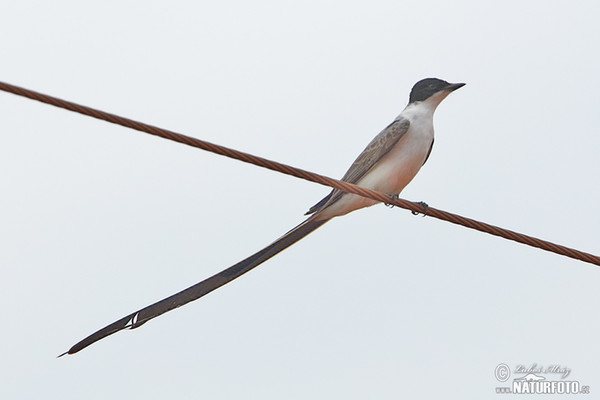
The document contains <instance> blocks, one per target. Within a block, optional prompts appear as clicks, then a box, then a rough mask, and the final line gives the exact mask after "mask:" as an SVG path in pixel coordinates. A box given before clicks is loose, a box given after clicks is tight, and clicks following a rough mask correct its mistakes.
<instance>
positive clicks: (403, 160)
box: [61, 78, 464, 355]
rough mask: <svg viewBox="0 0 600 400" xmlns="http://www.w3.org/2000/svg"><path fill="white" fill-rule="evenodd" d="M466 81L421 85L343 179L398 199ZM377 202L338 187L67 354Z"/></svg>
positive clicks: (143, 320)
mask: <svg viewBox="0 0 600 400" xmlns="http://www.w3.org/2000/svg"><path fill="white" fill-rule="evenodd" d="M462 86H464V83H448V82H446V81H443V80H440V79H436V78H428V79H423V80H422V81H419V82H417V83H416V84H415V86H414V87H413V88H412V90H411V92H410V97H409V103H408V105H407V106H406V108H405V109H404V110H403V111H402V112H401V113H400V115H399V116H398V117H397V118H396V119H395V120H394V121H393V122H392V123H391V124H389V125H388V126H387V127H386V128H385V129H384V130H383V131H381V133H379V135H377V136H375V138H374V139H373V140H372V141H371V143H369V145H368V146H367V147H366V148H365V150H364V151H363V152H362V153H361V154H360V155H359V156H358V158H357V159H356V160H355V161H354V163H353V164H352V166H350V169H349V170H348V172H346V174H345V175H344V177H343V178H342V180H343V181H346V182H350V183H354V184H356V185H358V186H363V187H366V188H369V189H372V190H376V191H380V192H383V193H388V194H394V195H398V194H399V193H400V192H401V191H402V189H404V187H405V186H406V185H407V184H408V183H409V182H410V181H411V180H412V179H413V178H414V177H415V175H416V174H417V172H419V169H421V166H422V165H423V164H424V163H425V161H427V158H428V157H429V154H430V153H431V148H432V146H433V113H434V111H435V109H436V108H437V106H438V105H439V104H440V102H441V101H442V100H444V98H446V96H448V94H450V92H452V91H454V90H456V89H458V88H460V87H462ZM375 203H377V202H376V201H375V200H372V199H369V198H366V197H361V196H358V195H355V194H351V193H346V192H343V191H340V190H338V189H333V190H332V191H331V193H329V195H327V196H326V197H325V198H324V199H323V200H321V201H320V202H318V203H317V204H315V205H314V206H313V207H311V208H310V210H308V212H307V213H306V214H311V216H310V217H308V219H306V220H305V221H304V222H302V223H301V224H300V225H298V226H296V227H295V228H294V229H292V230H291V231H289V232H287V233H286V234H285V235H283V236H281V237H280V238H279V239H277V240H276V241H274V242H273V243H271V244H270V245H268V246H267V247H265V248H264V249H262V250H260V251H259V252H257V253H255V254H252V255H251V256H250V257H248V258H246V259H244V260H242V261H240V262H238V263H237V264H235V265H233V266H231V267H229V268H227V269H226V270H224V271H222V272H219V273H218V274H216V275H213V276H211V277H210V278H208V279H206V280H204V281H202V282H200V283H197V284H195V285H194V286H191V287H189V288H187V289H185V290H183V291H181V292H179V293H176V294H174V295H172V296H170V297H167V298H166V299H163V300H160V301H159V302H157V303H154V304H152V305H150V306H148V307H145V308H142V309H141V310H139V311H136V312H134V313H133V314H130V315H128V316H126V317H124V318H122V319H120V320H118V321H116V322H114V323H112V324H110V325H108V326H106V327H105V328H102V329H100V330H99V331H97V332H96V333H93V334H92V335H90V336H88V337H87V338H85V339H83V340H82V341H80V342H79V343H77V344H75V345H74V346H73V347H71V348H70V349H69V351H67V352H66V353H63V354H61V355H64V354H73V353H76V352H78V351H80V350H81V349H83V348H85V347H87V346H89V345H90V344H92V343H94V342H96V341H98V340H100V339H102V338H104V337H106V336H108V335H111V334H113V333H115V332H117V331H120V330H122V329H126V328H130V329H133V328H137V327H139V326H141V325H142V324H144V323H146V322H147V321H149V320H150V319H152V318H155V317H158V316H159V315H161V314H163V313H165V312H167V311H170V310H173V309H174V308H177V307H180V306H182V305H184V304H186V303H189V302H190V301H193V300H196V299H198V298H200V297H202V296H204V295H205V294H207V293H210V292H212V291H213V290H215V289H217V288H219V287H221V286H223V285H224V284H226V283H228V282H230V281H232V280H233V279H235V278H237V277H239V276H240V275H242V274H245V273H246V272H248V271H250V270H251V269H252V268H254V267H256V266H258V265H260V264H262V263H263V262H265V261H266V260H268V259H269V258H271V257H273V256H274V255H275V254H277V253H279V252H280V251H282V250H284V249H286V248H287V247H289V246H291V245H292V244H294V243H296V242H297V241H298V240H300V239H302V238H303V237H304V236H306V235H308V234H309V233H311V232H312V231H314V230H315V229H317V228H318V227H320V226H321V225H323V224H324V223H325V222H327V221H329V220H330V219H331V218H333V217H337V216H340V215H344V214H347V213H349V212H351V211H354V210H357V209H359V208H363V207H368V206H371V205H373V204H375Z"/></svg>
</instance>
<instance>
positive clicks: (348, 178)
mask: <svg viewBox="0 0 600 400" xmlns="http://www.w3.org/2000/svg"><path fill="white" fill-rule="evenodd" d="M409 126H410V122H409V121H408V120H407V119H404V118H400V119H397V120H395V121H394V122H392V123H391V124H389V125H388V126H387V127H386V128H385V129H384V130H382V131H381V132H380V133H379V134H378V135H377V136H375V138H374V139H373V140H372V141H371V143H369V145H368V146H367V147H366V148H365V149H364V150H363V152H362V153H360V155H359V156H358V157H357V158H356V160H355V161H354V162H353V163H352V165H351V166H350V168H349V169H348V171H347V172H346V173H345V174H344V176H343V178H342V180H343V181H345V182H350V183H357V182H358V181H359V180H360V178H362V177H363V176H364V175H365V174H366V173H367V172H369V170H371V168H373V166H374V165H375V164H376V163H377V161H379V160H380V159H381V157H383V156H384V155H386V154H387V153H388V152H389V151H390V150H391V149H392V147H394V145H395V144H396V143H397V142H398V140H400V138H401V137H402V136H403V135H404V134H405V133H406V132H407V131H408V127H409ZM344 193H345V192H343V191H341V190H338V189H333V190H332V191H331V193H329V194H328V195H327V196H326V197H325V198H323V199H322V200H321V201H319V202H318V203H317V204H315V205H314V206H312V207H311V208H310V210H308V212H307V213H306V214H312V213H315V212H317V211H321V210H322V209H324V208H325V207H327V206H330V205H331V204H333V203H335V202H336V201H338V200H339V199H340V198H341V197H342V196H343V195H344Z"/></svg>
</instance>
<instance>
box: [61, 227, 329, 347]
mask: <svg viewBox="0 0 600 400" xmlns="http://www.w3.org/2000/svg"><path fill="white" fill-rule="evenodd" d="M327 221H328V220H320V221H316V220H314V219H313V217H311V218H308V219H307V220H306V221H304V222H302V223H301V224H300V225H298V226H296V227H295V228H294V229H292V230H290V231H289V232H287V233H286V234H285V235H283V236H281V237H280V238H279V239H277V240H276V241H274V242H273V243H271V244H270V245H268V246H267V247H265V248H264V249H262V250H260V251H259V252H257V253H254V254H252V255H251V256H250V257H248V258H246V259H244V260H242V261H240V262H238V263H237V264H235V265H232V266H231V267H229V268H227V269H225V270H223V271H221V272H219V273H218V274H216V275H213V276H211V277H210V278H208V279H205V280H203V281H202V282H200V283H197V284H195V285H194V286H190V287H189V288H187V289H185V290H182V291H181V292H179V293H176V294H174V295H172V296H169V297H167V298H166V299H163V300H160V301H159V302H156V303H154V304H151V305H149V306H147V307H144V308H142V309H141V310H138V311H136V312H134V313H133V314H129V315H128V316H126V317H124V318H121V319H120V320H118V321H115V322H113V323H112V324H110V325H108V326H106V327H104V328H102V329H100V330H99V331H97V332H95V333H93V334H91V335H90V336H88V337H86V338H85V339H83V340H82V341H80V342H79V343H77V344H75V345H74V346H73V347H71V348H70V349H69V350H68V351H67V352H65V353H63V354H61V355H60V356H59V357H61V356H64V355H65V354H74V353H77V352H78V351H80V350H82V349H84V348H86V347H87V346H89V345H91V344H92V343H95V342H97V341H98V340H100V339H103V338H105V337H107V336H109V335H112V334H113V333H115V332H118V331H120V330H123V329H128V328H129V329H134V328H138V327H140V326H141V325H143V324H144V323H146V322H148V321H149V320H151V319H152V318H155V317H158V316H159V315H161V314H164V313H166V312H167V311H171V310H173V309H175V308H177V307H181V306H182V305H184V304H187V303H189V302H190V301H194V300H197V299H199V298H200V297H202V296H204V295H205V294H208V293H210V292H212V291H213V290H215V289H217V288H219V287H221V286H223V285H225V284H226V283H228V282H231V281H232V280H234V279H235V278H237V277H239V276H241V275H243V274H245V273H246V272H248V271H250V270H251V269H252V268H254V267H257V266H259V265H260V264H262V263H263V262H265V261H267V260H268V259H269V258H271V257H273V256H274V255H276V254H277V253H279V252H280V251H282V250H285V249H286V248H288V247H289V246H291V245H292V244H294V243H296V242H297V241H298V240H300V239H302V238H303V237H304V236H306V235H308V234H309V233H311V232H312V231H314V230H315V229H317V228H318V227H320V226H321V225H323V224H324V223H325V222H327Z"/></svg>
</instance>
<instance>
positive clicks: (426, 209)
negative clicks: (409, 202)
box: [411, 201, 429, 216]
mask: <svg viewBox="0 0 600 400" xmlns="http://www.w3.org/2000/svg"><path fill="white" fill-rule="evenodd" d="M417 204H419V205H420V206H421V207H423V213H422V214H423V216H426V215H427V211H428V210H429V204H427V203H425V202H424V201H419V202H418V203H417ZM411 213H412V215H419V214H421V213H420V212H419V211H412V210H411Z"/></svg>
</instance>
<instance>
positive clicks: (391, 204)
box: [383, 193, 400, 208]
mask: <svg viewBox="0 0 600 400" xmlns="http://www.w3.org/2000/svg"><path fill="white" fill-rule="evenodd" d="M388 196H390V200H391V201H390V202H389V203H383V204H385V206H386V207H389V208H394V206H395V205H396V200H398V199H399V198H400V197H398V193H388Z"/></svg>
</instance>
